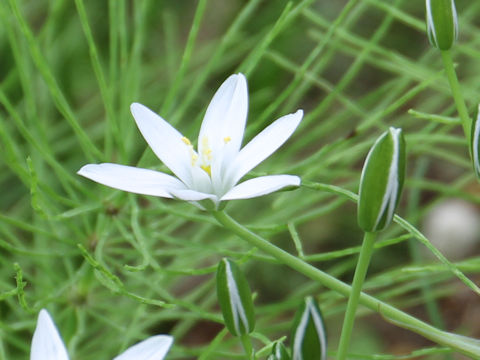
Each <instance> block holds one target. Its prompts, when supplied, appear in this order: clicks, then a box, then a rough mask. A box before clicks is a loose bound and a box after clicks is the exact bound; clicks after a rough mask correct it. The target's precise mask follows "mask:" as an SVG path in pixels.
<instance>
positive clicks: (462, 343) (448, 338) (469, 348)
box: [211, 211, 480, 358]
mask: <svg viewBox="0 0 480 360" xmlns="http://www.w3.org/2000/svg"><path fill="white" fill-rule="evenodd" d="M211 213H212V215H213V216H214V217H215V219H216V220H217V221H218V222H219V224H220V225H222V226H223V227H224V228H225V229H227V230H229V231H231V232H232V233H234V234H236V235H237V236H239V237H240V238H241V239H243V240H245V241H246V242H248V243H249V244H250V245H251V246H252V247H256V248H258V249H260V250H262V251H264V252H265V253H266V254H268V255H270V256H272V257H273V258H275V259H276V260H278V261H279V262H280V263H281V264H284V265H286V266H288V267H290V268H291V269H293V270H295V271H297V272H298V273H300V274H303V275H305V276H306V277H308V278H310V279H312V280H313V281H316V282H318V283H319V284H321V285H323V286H325V287H327V288H329V289H331V290H333V291H335V292H337V293H339V294H341V295H343V296H345V297H349V296H350V294H351V293H352V288H351V286H350V285H347V284H345V283H344V282H342V281H340V280H338V279H337V278H335V277H333V276H331V275H329V274H327V273H325V272H323V271H321V270H320V269H317V268H316V267H314V266H313V265H310V264H308V263H307V262H305V261H303V260H301V259H299V258H298V257H296V256H294V255H292V254H290V253H288V252H286V251H285V250H283V249H280V248H279V247H277V246H275V245H274V244H272V243H270V242H269V241H268V240H266V239H264V238H263V237H261V236H259V235H257V234H255V233H253V232H252V231H250V230H249V229H247V228H246V227H244V226H243V225H241V224H240V223H238V222H237V221H235V220H234V219H233V218H231V217H230V216H229V215H228V214H227V213H225V212H224V211H212V212H211ZM358 302H359V304H362V305H363V306H366V307H367V308H369V309H370V310H372V311H375V312H378V313H380V314H381V315H382V316H383V317H384V318H385V319H387V320H388V321H390V322H392V323H394V324H395V325H397V326H400V327H402V328H406V329H408V330H410V331H412V332H415V333H417V334H420V335H421V336H423V337H425V338H427V339H430V340H432V341H434V342H436V343H438V344H440V345H444V346H449V347H451V348H452V349H455V350H456V351H458V352H459V353H461V354H464V355H467V356H470V357H473V358H478V357H480V343H478V344H477V343H476V341H475V339H471V338H467V337H459V336H456V337H455V336H452V335H453V334H451V333H448V332H445V331H442V330H439V329H437V328H435V327H434V326H432V325H429V324H427V323H425V322H423V321H421V320H419V319H417V318H415V317H413V316H411V315H409V314H407V313H405V312H403V311H401V310H399V309H397V308H395V307H394V306H391V305H389V304H387V303H385V302H383V301H380V300H378V299H376V298H374V297H373V296H370V295H368V294H365V293H362V292H361V293H360V296H359V300H358Z"/></svg>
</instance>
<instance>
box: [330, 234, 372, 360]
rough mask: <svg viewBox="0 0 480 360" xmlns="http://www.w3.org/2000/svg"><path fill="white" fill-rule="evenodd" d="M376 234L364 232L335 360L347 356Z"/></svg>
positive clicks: (342, 359)
mask: <svg viewBox="0 0 480 360" xmlns="http://www.w3.org/2000/svg"><path fill="white" fill-rule="evenodd" d="M375 239H376V233H373V232H366V233H365V236H364V238H363V243H362V248H361V249H360V255H359V257H358V262H357V267H356V268H355V275H354V277H353V282H352V291H351V293H350V297H349V298H348V304H347V311H346V313H345V318H344V319H343V326H342V333H341V335H340V342H339V344H338V351H337V360H344V359H346V356H347V351H348V346H349V344H350V337H351V334H352V330H353V324H354V322H355V313H356V311H357V307H358V301H359V299H360V293H361V292H362V286H363V282H364V281H365V277H366V275H367V271H368V266H369V264H370V259H371V258H372V254H373V247H374V245H375Z"/></svg>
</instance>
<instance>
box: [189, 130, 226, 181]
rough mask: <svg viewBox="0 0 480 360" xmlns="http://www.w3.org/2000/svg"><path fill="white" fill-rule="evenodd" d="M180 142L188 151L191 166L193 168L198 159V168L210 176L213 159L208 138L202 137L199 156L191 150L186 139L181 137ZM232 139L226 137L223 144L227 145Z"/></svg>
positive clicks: (190, 144)
mask: <svg viewBox="0 0 480 360" xmlns="http://www.w3.org/2000/svg"><path fill="white" fill-rule="evenodd" d="M181 140H182V142H183V143H184V144H185V145H187V147H188V149H189V151H190V158H191V165H192V166H195V165H196V164H197V160H199V157H200V162H201V163H200V168H201V169H202V170H203V171H205V172H206V173H207V174H208V176H210V177H211V176H212V166H211V164H212V159H213V151H212V149H211V148H210V145H209V143H208V137H206V136H204V137H203V138H202V140H201V141H202V143H201V148H202V151H201V152H200V154H199V155H197V154H196V153H195V151H194V150H193V146H192V142H191V141H190V140H189V139H188V138H187V137H185V136H184V137H182V139H181ZM231 140H232V138H231V137H230V136H226V137H224V138H223V142H224V144H225V145H226V144H228V143H229V142H230V141H231Z"/></svg>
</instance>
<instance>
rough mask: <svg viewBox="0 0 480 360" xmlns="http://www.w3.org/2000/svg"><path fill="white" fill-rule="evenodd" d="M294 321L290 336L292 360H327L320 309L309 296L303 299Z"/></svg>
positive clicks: (325, 340)
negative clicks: (291, 339)
mask: <svg viewBox="0 0 480 360" xmlns="http://www.w3.org/2000/svg"><path fill="white" fill-rule="evenodd" d="M295 320H296V321H295V322H294V329H293V335H292V338H293V344H292V360H309V359H318V360H325V359H326V358H327V335H326V332H325V326H324V325H323V319H322V315H321V312H320V309H319V308H318V305H317V303H316V302H315V300H314V299H313V298H312V297H311V296H309V297H307V298H305V302H304V303H303V304H302V306H301V307H300V309H299V310H298V312H297V316H296V319H295Z"/></svg>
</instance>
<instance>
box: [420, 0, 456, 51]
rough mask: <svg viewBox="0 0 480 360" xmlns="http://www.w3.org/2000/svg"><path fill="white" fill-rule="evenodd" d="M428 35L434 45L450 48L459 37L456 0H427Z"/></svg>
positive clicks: (441, 48)
mask: <svg viewBox="0 0 480 360" xmlns="http://www.w3.org/2000/svg"><path fill="white" fill-rule="evenodd" d="M425 8H426V13H427V14H426V15H427V16H426V17H427V35H428V39H429V40H430V43H431V44H432V46H434V47H436V48H439V49H440V50H448V49H450V48H451V47H452V45H453V44H454V43H455V41H456V40H457V38H458V16H457V10H456V8H455V1H454V0H426V2H425Z"/></svg>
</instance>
